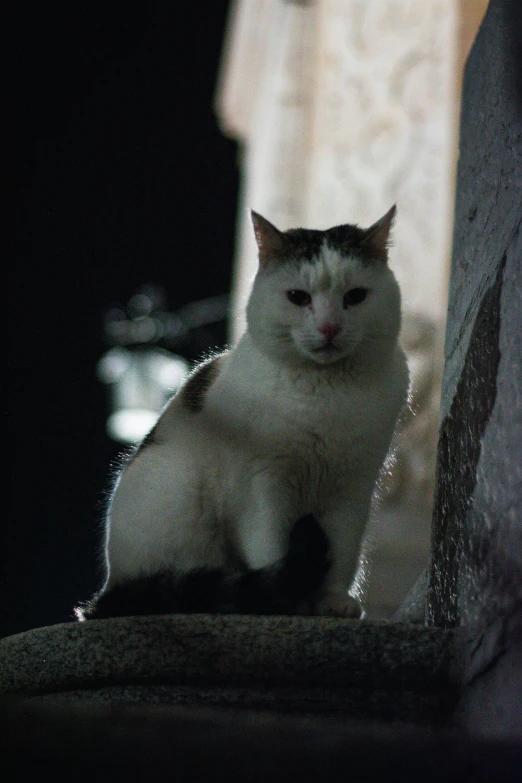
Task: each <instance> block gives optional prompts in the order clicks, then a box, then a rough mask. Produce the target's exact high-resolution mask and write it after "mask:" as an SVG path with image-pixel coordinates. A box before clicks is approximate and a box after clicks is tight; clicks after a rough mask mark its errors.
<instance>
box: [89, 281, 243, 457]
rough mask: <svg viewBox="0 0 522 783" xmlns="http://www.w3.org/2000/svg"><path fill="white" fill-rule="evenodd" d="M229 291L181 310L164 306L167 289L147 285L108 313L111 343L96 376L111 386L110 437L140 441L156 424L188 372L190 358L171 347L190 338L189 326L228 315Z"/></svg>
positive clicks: (106, 327) (106, 320) (107, 334)
mask: <svg viewBox="0 0 522 783" xmlns="http://www.w3.org/2000/svg"><path fill="white" fill-rule="evenodd" d="M228 304H229V302H228V296H227V295H219V296H211V297H208V298H206V299H202V300H201V301H199V302H189V303H188V304H186V305H184V306H183V307H181V308H180V309H179V310H178V311H177V312H169V311H168V310H166V296H165V291H164V290H163V289H162V288H161V287H159V286H157V285H152V284H147V285H143V286H141V287H140V289H139V290H138V291H137V293H135V294H133V296H131V297H130V299H129V300H128V302H127V303H126V305H125V306H124V307H122V306H120V305H114V306H112V307H110V308H109V309H108V310H107V312H106V313H105V317H104V336H105V341H106V343H108V344H109V345H110V346H112V347H111V348H110V349H109V350H108V351H107V352H106V353H105V354H104V355H103V356H102V358H101V359H100V361H99V362H98V365H97V368H96V369H97V375H98V378H99V380H100V381H102V383H106V384H108V386H109V388H110V397H111V401H110V407H111V413H110V415H109V418H108V420H107V432H108V434H109V436H110V437H111V438H112V439H113V440H116V441H118V442H120V443H127V444H129V443H138V442H139V441H141V440H142V439H143V438H144V437H145V436H146V435H147V433H148V432H150V430H151V429H152V427H153V426H154V424H155V423H156V421H157V419H158V417H159V415H160V413H161V411H162V409H163V407H164V406H165V404H166V402H167V400H168V399H169V397H170V396H171V395H172V394H174V393H175V392H176V391H177V390H178V389H179V388H180V386H181V384H182V383H183V380H184V379H185V377H186V376H187V374H188V363H187V362H186V361H185V360H184V359H183V358H182V357H181V356H178V355H177V354H175V353H172V352H171V350H165V348H164V347H160V346H159V345H158V344H157V343H158V342H160V341H161V342H162V343H163V345H164V346H166V347H167V348H169V349H170V348H171V347H175V346H176V345H177V344H179V343H180V342H182V341H184V340H186V339H187V337H188V336H189V335H190V332H191V330H193V329H198V328H201V327H204V326H207V325H209V324H212V323H216V322H219V321H222V320H225V319H226V318H227V315H228Z"/></svg>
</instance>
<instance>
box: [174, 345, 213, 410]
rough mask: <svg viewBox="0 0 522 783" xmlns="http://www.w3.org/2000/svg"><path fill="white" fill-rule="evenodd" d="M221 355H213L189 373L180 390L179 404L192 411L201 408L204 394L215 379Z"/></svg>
mask: <svg viewBox="0 0 522 783" xmlns="http://www.w3.org/2000/svg"><path fill="white" fill-rule="evenodd" d="M220 360H221V356H214V357H213V358H212V359H208V360H207V361H206V362H203V363H202V364H200V365H199V366H198V367H196V369H195V370H194V372H193V373H192V374H191V375H189V377H188V378H187V380H186V382H185V385H184V386H183V388H182V389H181V391H180V398H181V404H182V405H183V407H184V408H187V409H188V410H189V411H191V412H192V413H198V412H199V411H201V410H203V403H204V402H205V394H206V393H207V391H208V389H209V388H210V386H211V385H212V383H213V382H214V380H215V379H216V377H217V375H218V372H219V364H220Z"/></svg>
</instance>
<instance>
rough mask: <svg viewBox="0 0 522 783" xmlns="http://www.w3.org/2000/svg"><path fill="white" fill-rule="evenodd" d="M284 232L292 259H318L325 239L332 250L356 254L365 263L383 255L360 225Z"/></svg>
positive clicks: (298, 229)
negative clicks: (324, 229) (323, 229)
mask: <svg viewBox="0 0 522 783" xmlns="http://www.w3.org/2000/svg"><path fill="white" fill-rule="evenodd" d="M283 233H284V236H285V237H286V238H287V240H289V246H288V250H287V251H286V253H285V255H286V256H287V257H288V258H289V259H291V260H297V261H299V260H304V261H314V260H316V259H317V258H318V257H319V253H320V250H321V247H322V245H323V242H325V241H326V246H327V247H329V248H331V249H332V250H338V251H339V252H340V253H342V254H343V255H344V256H350V255H351V256H356V257H357V258H359V259H360V260H361V261H362V262H363V263H364V262H366V263H370V262H371V261H374V260H375V259H376V258H379V259H381V258H382V256H383V254H382V253H379V252H377V251H376V249H375V248H374V247H373V246H372V245H371V243H370V242H369V241H368V232H367V231H366V230H365V229H362V228H359V226H352V225H349V224H346V225H344V226H334V227H333V228H329V229H328V230H326V231H317V230H315V229H308V228H291V229H289V230H288V231H285V232H283ZM384 258H385V254H384Z"/></svg>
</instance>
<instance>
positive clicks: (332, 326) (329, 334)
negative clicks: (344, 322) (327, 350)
mask: <svg viewBox="0 0 522 783" xmlns="http://www.w3.org/2000/svg"><path fill="white" fill-rule="evenodd" d="M317 328H318V329H319V331H320V332H321V334H323V335H324V336H325V337H326V339H327V340H328V342H329V343H331V342H332V340H333V338H334V337H335V335H336V334H339V332H340V331H341V324H339V323H337V322H335V321H325V322H324V323H322V324H319V326H318V327H317Z"/></svg>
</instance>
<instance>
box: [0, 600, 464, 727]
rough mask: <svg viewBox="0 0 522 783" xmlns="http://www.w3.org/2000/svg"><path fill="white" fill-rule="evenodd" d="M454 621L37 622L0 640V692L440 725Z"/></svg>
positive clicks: (208, 618) (453, 671) (453, 665)
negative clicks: (430, 624)
mask: <svg viewBox="0 0 522 783" xmlns="http://www.w3.org/2000/svg"><path fill="white" fill-rule="evenodd" d="M456 635H457V632H456V631H454V630H441V629H435V628H426V627H422V626H414V625H405V624H399V623H383V622H370V621H356V620H341V619H337V618H315V617H280V616H276V617H274V616H271V617H260V616H256V617H251V616H239V615H201V614H200V615H165V616H152V617H119V618H111V619H105V620H91V621H88V622H85V623H63V624H60V625H54V626H49V627H45V628H36V629H33V630H31V631H26V632H25V633H21V634H17V635H14V636H11V637H8V638H6V639H3V640H1V641H0V692H1V693H3V694H5V695H8V694H9V695H16V696H23V697H24V698H25V699H27V698H29V699H31V700H35V699H36V700H38V701H40V702H45V703H52V702H53V701H56V700H62V701H63V700H64V699H66V700H69V701H71V700H75V701H76V700H83V701H85V700H88V701H93V702H134V703H149V704H165V705H189V706H195V707H197V706H207V707H208V706H214V707H224V706H226V707H235V708H242V709H249V710H256V709H258V710H271V711H276V712H286V713H298V714H321V715H332V716H345V717H347V718H350V719H353V718H357V719H379V720H401V721H406V722H413V723H417V724H419V725H429V724H437V725H438V724H440V723H442V722H444V720H445V718H446V717H447V715H448V714H449V712H450V711H451V708H452V706H453V703H454V700H455V697H456V691H457V686H458V680H459V673H458V660H457V657H456V656H455V652H454V651H455V649H456V646H457V645H456V644H455V642H456Z"/></svg>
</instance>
